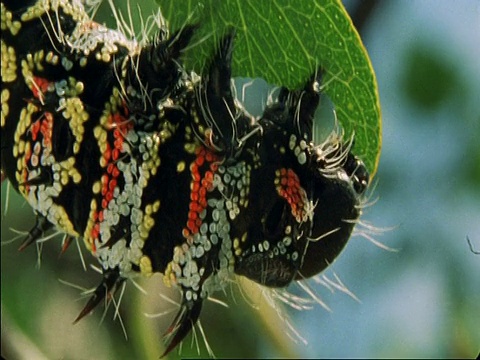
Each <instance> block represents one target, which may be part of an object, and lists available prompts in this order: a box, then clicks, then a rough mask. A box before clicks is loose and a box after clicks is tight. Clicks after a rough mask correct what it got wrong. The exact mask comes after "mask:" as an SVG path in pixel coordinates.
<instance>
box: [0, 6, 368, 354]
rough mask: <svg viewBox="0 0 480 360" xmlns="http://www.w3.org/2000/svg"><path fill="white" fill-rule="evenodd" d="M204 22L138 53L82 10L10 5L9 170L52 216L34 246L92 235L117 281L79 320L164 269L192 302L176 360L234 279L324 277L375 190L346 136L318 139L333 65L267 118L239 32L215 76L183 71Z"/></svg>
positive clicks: (271, 107)
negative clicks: (247, 105) (237, 60)
mask: <svg viewBox="0 0 480 360" xmlns="http://www.w3.org/2000/svg"><path fill="white" fill-rule="evenodd" d="M197 27H198V25H186V26H185V27H184V28H182V29H181V30H179V31H177V32H175V33H173V34H171V35H170V36H168V30H167V29H160V34H162V35H161V36H158V37H157V38H156V39H155V40H154V41H153V42H148V43H140V44H139V43H136V42H135V41H129V40H127V39H126V38H125V36H124V35H123V34H121V33H119V32H117V31H113V30H109V29H106V28H104V27H103V26H102V25H99V24H97V23H95V22H93V21H92V20H91V19H90V18H89V17H88V15H87V14H86V13H85V11H84V9H83V7H82V6H81V4H80V3H79V2H70V1H67V0H61V1H49V0H38V1H36V2H33V1H32V2H28V3H27V2H24V6H23V7H22V6H19V3H17V2H15V3H11V2H8V1H2V63H4V64H2V123H1V126H2V135H1V136H2V152H1V160H2V175H3V174H5V175H6V177H7V178H8V179H9V180H10V181H11V182H12V184H13V186H14V187H15V189H17V190H18V191H19V192H20V193H21V194H22V195H23V196H24V197H25V198H26V199H27V201H28V202H29V203H30V205H31V206H32V207H33V209H34V211H35V213H36V214H37V224H36V225H35V227H34V228H33V229H32V231H30V233H29V235H28V237H27V239H26V241H25V242H24V244H22V246H21V248H22V249H23V248H24V247H25V246H26V245H28V244H29V243H32V242H34V241H35V240H37V239H39V238H40V237H41V235H42V233H43V232H44V231H46V230H48V229H49V228H51V227H53V226H55V227H56V228H57V229H59V230H61V231H63V232H65V233H66V234H67V235H68V237H69V239H71V238H74V237H77V238H81V239H83V240H84V242H85V243H86V245H87V248H88V249H89V250H90V251H91V252H92V254H93V255H94V256H95V257H96V258H97V259H98V260H99V262H100V263H101V265H102V268H103V273H104V279H103V281H102V283H101V284H100V286H99V287H98V288H97V290H96V291H95V292H94V295H93V297H92V298H91V299H90V301H89V302H88V303H87V305H86V306H85V309H84V310H83V311H82V313H81V314H80V315H79V317H78V319H77V320H79V319H80V318H81V317H83V316H84V315H86V314H87V313H89V312H90V311H92V310H93V308H94V307H95V306H96V305H97V304H98V303H100V302H101V300H102V299H103V298H105V296H106V297H107V299H108V298H110V297H111V296H112V293H113V292H114V291H115V290H116V289H117V288H118V287H119V285H120V284H122V283H123V281H124V280H125V279H128V278H129V277H130V276H131V275H132V274H134V273H138V272H141V273H143V274H145V275H147V276H148V275H151V274H152V273H154V272H160V273H163V274H164V280H165V282H166V283H167V284H171V285H175V286H177V287H178V288H179V289H180V290H181V292H182V296H183V300H182V305H181V309H180V311H179V313H178V315H177V317H176V318H175V320H174V322H173V324H172V325H171V327H170V328H169V329H168V331H167V344H166V352H165V354H166V353H168V352H169V351H171V350H172V349H173V348H174V347H175V346H176V345H177V344H178V343H179V342H180V341H181V340H182V339H183V338H184V337H185V336H186V335H187V334H188V332H189V331H190V329H191V327H192V326H193V324H195V322H196V321H197V319H198V317H199V315H200V312H201V307H202V301H203V300H204V299H205V298H206V297H207V296H208V295H209V294H211V293H212V292H214V291H216V290H219V289H222V288H223V287H224V286H225V284H226V281H227V279H228V278H229V277H230V276H231V275H233V274H238V275H244V276H246V277H248V278H250V279H252V280H254V281H256V282H258V283H260V284H263V285H266V286H269V287H284V286H287V285H288V284H290V283H291V282H292V281H295V280H299V279H303V278H306V277H310V276H313V275H315V274H318V273H319V272H320V271H322V270H323V269H325V268H326V267H327V266H328V265H329V264H330V263H331V262H332V261H333V260H334V259H335V258H336V257H337V256H338V254H339V253H340V252H341V250H342V249H343V247H344V246H345V244H346V243H347V241H348V239H349V237H350V234H351V232H352V229H353V227H354V225H355V222H356V221H357V219H358V218H359V216H360V212H361V211H360V207H359V204H360V199H361V197H362V194H363V193H364V191H365V189H366V188H367V186H368V183H369V177H368V172H367V170H366V168H365V166H364V164H363V162H362V161H361V160H360V159H359V158H357V157H355V156H354V155H353V154H352V153H351V151H350V147H349V142H345V141H343V140H342V138H341V136H340V135H339V134H337V133H332V134H331V135H330V136H329V137H328V138H327V140H326V141H325V142H323V143H322V144H314V143H313V139H312V126H313V118H314V113H315V110H316V108H317V106H318V104H319V96H320V93H319V89H320V88H321V82H322V75H323V73H322V70H321V69H318V71H316V72H315V74H313V75H312V77H311V78H310V79H309V80H308V81H307V82H306V84H305V87H304V88H303V89H300V90H294V91H290V90H288V89H286V88H282V89H281V91H280V95H279V97H278V99H277V100H276V101H275V102H273V103H271V104H268V105H267V106H266V107H265V109H264V112H263V114H262V116H260V117H259V118H253V117H252V116H251V115H250V114H248V113H247V112H246V111H245V110H244V108H243V106H240V105H239V104H238V102H237V101H236V100H235V99H234V96H233V93H232V88H231V60H232V54H233V42H234V33H233V31H232V32H230V33H228V34H226V35H225V36H224V37H223V39H222V40H221V41H220V43H219V46H218V49H217V51H216V53H215V54H214V55H213V57H212V59H211V61H210V64H209V66H207V68H206V71H205V73H204V74H202V76H201V77H199V76H197V75H195V74H191V73H189V72H187V71H186V70H185V69H184V68H183V67H182V65H181V53H182V50H183V49H184V48H185V47H187V45H188V44H189V42H190V40H191V38H192V36H194V34H195V30H196V28H197ZM4 144H6V145H5V146H4ZM68 243H69V242H68Z"/></svg>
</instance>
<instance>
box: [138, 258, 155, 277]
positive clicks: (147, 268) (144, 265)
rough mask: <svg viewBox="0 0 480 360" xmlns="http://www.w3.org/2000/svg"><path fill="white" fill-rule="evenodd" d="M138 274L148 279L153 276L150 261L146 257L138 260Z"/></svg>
mask: <svg viewBox="0 0 480 360" xmlns="http://www.w3.org/2000/svg"><path fill="white" fill-rule="evenodd" d="M140 272H141V273H142V274H143V275H144V276H147V277H150V276H152V275H153V267H152V261H151V260H150V258H149V257H148V256H146V255H143V256H142V257H141V258H140Z"/></svg>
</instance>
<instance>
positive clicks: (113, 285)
mask: <svg viewBox="0 0 480 360" xmlns="http://www.w3.org/2000/svg"><path fill="white" fill-rule="evenodd" d="M124 281H125V278H123V277H121V276H120V272H119V271H118V269H109V270H106V271H104V272H103V280H102V282H101V283H100V285H98V287H97V288H96V289H95V291H94V292H93V295H92V296H91V297H90V299H89V300H88V302H87V305H85V307H84V308H83V310H82V311H81V312H80V314H79V315H78V316H77V318H76V319H75V320H74V321H73V323H74V324H76V323H77V322H79V321H80V320H81V319H83V318H84V317H85V316H86V315H88V314H90V313H91V312H92V310H93V309H95V307H97V305H98V304H100V302H101V301H102V300H104V299H105V298H106V301H107V302H109V301H110V300H111V299H112V297H113V295H114V294H115V292H116V291H117V290H118V289H119V288H120V285H121V284H122V283H123V282H124Z"/></svg>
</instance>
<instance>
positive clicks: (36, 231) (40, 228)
mask: <svg viewBox="0 0 480 360" xmlns="http://www.w3.org/2000/svg"><path fill="white" fill-rule="evenodd" d="M52 227H53V224H52V223H51V222H49V221H48V220H47V218H46V217H45V216H43V215H40V214H37V216H36V219H35V225H34V226H33V228H32V229H31V230H30V231H29V232H28V235H27V236H26V237H25V239H23V241H22V244H21V245H20V247H19V248H18V251H23V250H25V248H27V247H28V245H30V244H32V243H34V242H35V241H38V240H39V239H40V238H41V237H42V236H43V234H44V233H45V231H47V230H49V229H51V228H52Z"/></svg>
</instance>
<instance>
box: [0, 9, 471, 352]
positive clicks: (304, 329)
mask: <svg viewBox="0 0 480 360" xmlns="http://www.w3.org/2000/svg"><path fill="white" fill-rule="evenodd" d="M131 2H132V4H133V3H135V1H131ZM345 5H346V7H347V10H348V11H349V12H350V14H351V15H352V18H353V19H354V22H355V23H356V24H357V26H359V28H360V33H361V36H362V38H363V41H364V44H365V46H366V48H367V51H368V52H369V54H370V57H371V60H372V63H373V67H374V69H375V71H376V75H377V79H378V85H379V93H380V100H381V105H382V114H383V150H382V156H381V159H380V165H379V169H378V173H377V175H376V177H375V180H376V181H377V183H378V184H377V187H376V190H375V193H374V197H373V198H378V201H377V202H376V203H375V204H374V205H373V206H371V207H369V208H368V209H366V211H365V216H364V219H365V220H367V221H369V222H371V223H372V224H374V225H375V226H377V227H380V228H382V227H384V228H386V227H394V228H393V229H392V230H389V231H385V232H384V233H383V234H381V235H379V236H376V239H377V240H379V241H381V242H382V243H384V244H386V245H387V246H389V247H391V248H394V249H396V250H397V251H386V250H383V249H381V248H379V247H378V246H375V245H374V244H372V243H371V242H369V241H367V240H365V239H364V238H362V237H356V238H353V239H352V240H351V241H350V242H349V244H348V245H347V248H346V250H345V251H344V252H343V253H342V254H341V256H340V257H339V258H338V260H337V261H336V262H335V263H334V264H333V265H332V266H331V268H330V269H328V270H327V272H326V275H327V276H328V277H329V278H334V277H335V275H337V276H338V277H339V278H340V279H341V280H342V281H343V283H344V284H345V286H347V287H348V289H349V290H350V291H351V292H353V293H354V294H355V296H356V297H357V298H358V299H359V301H357V300H355V299H354V298H352V297H350V296H348V295H346V294H343V293H341V292H339V291H336V292H335V293H333V294H332V293H331V292H330V290H329V289H327V288H325V287H323V286H321V285H320V284H315V283H313V282H312V284H311V286H312V288H313V289H314V290H315V292H316V293H317V294H318V296H319V297H321V299H322V300H323V301H324V302H325V303H326V304H327V305H328V306H329V308H330V309H331V311H327V310H325V309H323V308H322V307H320V306H316V307H314V308H313V309H312V310H309V311H297V310H293V309H286V313H287V314H288V316H289V317H290V321H291V323H292V324H294V327H295V329H296V331H298V332H299V333H300V334H301V336H302V337H303V338H304V339H305V340H306V342H307V344H305V342H303V341H299V339H298V337H295V336H293V338H294V339H296V340H297V342H296V343H295V342H294V341H293V340H292V339H290V338H289V336H287V335H286V334H287V333H288V334H292V333H293V331H292V330H286V329H285V328H286V327H287V326H286V325H285V324H283V323H282V322H281V321H280V322H278V320H277V319H276V316H275V315H274V314H273V313H274V311H272V310H271V308H269V307H268V306H267V307H263V306H261V305H259V307H252V306H251V305H250V303H251V302H252V301H253V302H255V303H256V304H257V305H258V304H261V303H262V297H261V296H260V295H257V299H254V300H248V301H246V300H245V299H244V298H245V296H244V294H243V293H242V292H240V291H239V290H238V289H237V288H236V286H232V287H231V289H230V288H228V289H227V291H226V294H225V295H224V294H219V298H221V299H222V300H226V301H227V302H228V303H229V305H230V308H229V309H226V308H224V307H223V306H221V305H219V304H215V303H208V304H206V306H205V311H204V312H203V313H202V317H201V322H202V328H203V330H204V333H205V335H206V337H207V339H208V341H209V344H210V346H211V347H212V348H213V350H214V352H215V354H216V356H218V357H245V358H258V357H307V358H318V357H322V358H330V357H337V358H338V357H365V358H379V357H380V358H381V357H398V358H424V357H428V358H452V357H453V358H463V357H466V358H475V357H476V356H478V353H479V350H480V325H479V324H480V255H479V254H475V253H474V252H479V251H480V145H479V144H480V142H479V140H478V137H479V136H480V2H479V1H474V0H463V1H446V0H445V1H438V0H429V1H427V0H417V1H407V0H398V1H345ZM152 8H155V5H154V4H153V6H152ZM142 11H144V12H146V13H150V12H151V11H150V9H148V8H146V7H145V8H144V7H143V5H142ZM6 195H7V185H6V184H2V199H1V205H2V208H1V213H2V227H1V231H2V247H1V301H2V320H1V321H2V322H1V326H2V340H1V345H2V355H3V356H4V357H6V358H7V359H11V360H15V359H131V358H137V359H156V358H158V356H159V355H160V354H161V352H162V351H161V341H160V339H161V335H162V333H163V331H165V329H166V328H167V326H168V324H169V322H170V321H171V319H172V317H173V315H174V312H175V310H176V308H175V304H172V303H171V302H169V301H168V300H166V299H165V297H167V296H168V297H172V298H175V296H176V294H175V292H172V291H171V290H170V289H165V288H162V287H161V283H162V281H161V279H160V277H153V278H150V279H148V280H147V281H142V279H138V283H139V284H140V285H141V286H142V287H143V289H144V290H145V291H146V292H148V295H144V294H143V293H142V292H141V291H140V290H138V289H136V287H135V286H133V284H132V283H129V284H128V286H127V288H126V291H125V294H124V296H123V298H122V303H121V306H120V315H121V319H122V320H123V323H124V325H125V329H126V334H127V336H128V340H126V339H125V335H124V331H123V329H122V323H121V322H120V320H119V318H118V317H117V318H116V319H115V320H114V315H115V311H114V309H113V306H111V307H110V309H108V311H106V312H103V309H102V307H101V306H100V307H99V308H97V309H96V311H95V312H94V314H93V315H91V316H88V317H87V318H85V319H83V320H82V321H81V322H79V323H78V324H76V325H72V321H73V320H74V319H75V317H76V316H77V315H78V313H79V312H80V310H81V308H82V307H83V305H84V304H85V301H86V299H85V298H84V297H82V296H81V290H79V288H84V289H90V288H92V287H94V286H96V285H97V283H98V282H99V280H100V275H99V274H97V273H96V272H95V271H94V270H92V269H91V268H90V266H89V264H93V265H96V264H95V261H94V260H93V259H92V257H91V256H90V255H89V254H88V253H87V252H86V251H85V250H84V249H83V244H80V245H81V246H80V248H81V251H82V253H83V254H84V256H85V259H86V262H87V268H88V271H84V270H83V266H82V262H81V259H80V257H79V255H78V251H77V249H76V246H75V244H72V246H71V249H69V251H67V253H66V254H64V255H62V256H61V257H59V256H58V254H59V251H60V245H59V242H60V241H61V238H56V239H53V241H51V242H47V243H46V244H45V246H44V249H43V253H42V261H41V265H40V266H38V262H37V259H38V255H37V252H36V251H35V248H34V247H35V246H32V247H31V248H28V249H27V250H25V251H24V252H23V253H18V252H17V248H18V246H19V244H20V240H19V239H17V240H16V241H15V236H17V234H16V233H15V232H14V231H13V230H12V229H15V230H18V231H26V230H28V229H30V227H31V226H32V225H33V222H34V221H33V218H32V216H31V215H32V212H31V210H30V208H29V206H28V205H26V204H25V203H24V201H23V200H22V199H20V198H19V197H18V196H17V195H16V194H14V193H13V192H10V198H9V199H8V201H7V199H6ZM7 203H8V209H7V208H6V204H7ZM467 237H468V238H469V239H470V242H471V246H472V248H473V249H471V248H470V246H469V243H468V242H467ZM10 241H11V242H10ZM59 280H62V281H59ZM65 282H68V283H70V284H75V286H77V288H74V287H73V286H69V285H66V284H65ZM292 291H296V289H294V288H293V289H292ZM232 298H233V300H232ZM263 302H264V301H263ZM168 310H171V311H173V312H170V313H168V314H167V315H162V313H163V312H164V311H168ZM144 313H148V314H149V316H144ZM155 314H156V315H158V316H155V317H154V316H153V315H155ZM260 315H262V316H260ZM152 317H153V318H152ZM266 323H267V325H266ZM268 323H270V326H268ZM272 324H273V326H272ZM272 329H273V330H272ZM190 339H191V338H187V340H186V341H185V342H184V345H183V349H182V356H185V357H189V356H193V357H194V356H197V350H196V345H195V344H196V342H195V339H193V340H192V341H191V340H190ZM197 339H198V342H199V348H200V354H201V356H207V355H208V352H207V351H206V349H205V346H204V344H203V340H202V336H201V331H200V330H198V329H197ZM191 344H193V348H191ZM176 357H178V353H177V352H174V353H173V354H172V355H171V356H169V358H176Z"/></svg>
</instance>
